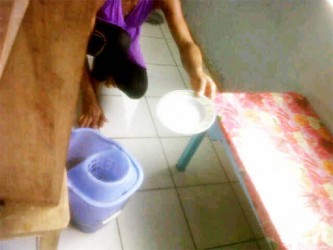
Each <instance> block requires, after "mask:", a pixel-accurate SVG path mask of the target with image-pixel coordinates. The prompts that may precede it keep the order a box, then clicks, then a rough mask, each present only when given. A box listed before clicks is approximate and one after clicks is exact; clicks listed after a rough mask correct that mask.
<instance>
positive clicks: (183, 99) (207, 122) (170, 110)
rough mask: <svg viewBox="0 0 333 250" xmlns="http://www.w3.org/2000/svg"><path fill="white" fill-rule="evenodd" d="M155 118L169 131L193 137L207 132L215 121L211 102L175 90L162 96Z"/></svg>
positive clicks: (190, 92)
mask: <svg viewBox="0 0 333 250" xmlns="http://www.w3.org/2000/svg"><path fill="white" fill-rule="evenodd" d="M156 113H157V117H158V118H159V120H160V121H161V122H162V124H163V125H164V126H165V127H166V128H167V129H169V130H171V131H173V132H175V133H178V134H184V135H193V134H198V133H201V132H203V131H205V130H207V129H208V128H209V127H210V126H211V125H212V123H213V122H214V121H215V117H216V113H215V109H214V105H213V103H212V101H210V100H209V99H208V98H207V97H205V96H200V97H198V96H196V94H195V92H194V91H191V90H176V91H172V92H169V93H167V94H166V95H164V96H163V97H162V98H161V99H160V100H159V102H158V104H157V108H156Z"/></svg>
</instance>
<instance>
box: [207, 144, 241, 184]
mask: <svg viewBox="0 0 333 250" xmlns="http://www.w3.org/2000/svg"><path fill="white" fill-rule="evenodd" d="M213 145H214V148H215V151H216V153H217V155H218V157H219V159H220V162H221V164H222V167H223V169H224V170H225V172H226V173H227V176H228V178H229V181H238V178H237V175H236V173H235V170H234V167H233V166H232V163H231V161H230V159H229V155H228V154H227V152H226V150H225V148H224V145H223V143H222V142H221V141H214V142H213Z"/></svg>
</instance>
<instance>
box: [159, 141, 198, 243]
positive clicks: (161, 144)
mask: <svg viewBox="0 0 333 250" xmlns="http://www.w3.org/2000/svg"><path fill="white" fill-rule="evenodd" d="M158 139H159V142H160V146H161V148H162V152H163V155H164V159H165V160H166V163H167V165H168V171H169V175H170V176H171V179H172V182H173V185H174V189H175V191H176V194H177V198H178V202H179V205H180V208H181V210H182V213H183V218H184V219H185V222H186V226H187V230H188V231H189V233H190V237H191V240H192V243H193V246H194V248H195V249H198V247H197V244H196V242H195V240H194V235H193V233H192V230H191V228H190V222H189V219H188V218H187V216H186V213H185V208H184V206H183V203H182V201H181V198H180V194H179V191H178V187H177V184H176V181H175V179H174V177H173V174H172V171H171V164H170V162H169V160H168V157H167V156H166V152H165V150H164V147H163V143H162V140H161V138H160V137H158Z"/></svg>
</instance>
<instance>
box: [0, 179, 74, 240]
mask: <svg viewBox="0 0 333 250" xmlns="http://www.w3.org/2000/svg"><path fill="white" fill-rule="evenodd" d="M68 223H69V205H68V189H67V178H66V176H65V178H64V182H63V183H62V189H61V199H60V202H59V204H58V205H55V206H54V205H35V206H34V205H30V204H29V203H27V202H12V201H8V202H6V203H5V205H4V206H1V207H0V239H9V238H12V237H19V236H30V235H35V236H36V235H41V236H44V235H45V234H47V233H48V232H54V231H60V230H62V229H64V228H66V227H67V226H68Z"/></svg>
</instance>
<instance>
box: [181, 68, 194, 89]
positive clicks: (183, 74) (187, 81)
mask: <svg viewBox="0 0 333 250" xmlns="http://www.w3.org/2000/svg"><path fill="white" fill-rule="evenodd" d="M178 70H179V72H180V75H181V77H182V78H183V81H184V83H185V86H186V88H187V89H191V83H190V77H189V75H188V74H187V72H186V70H185V69H184V67H182V66H178Z"/></svg>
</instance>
